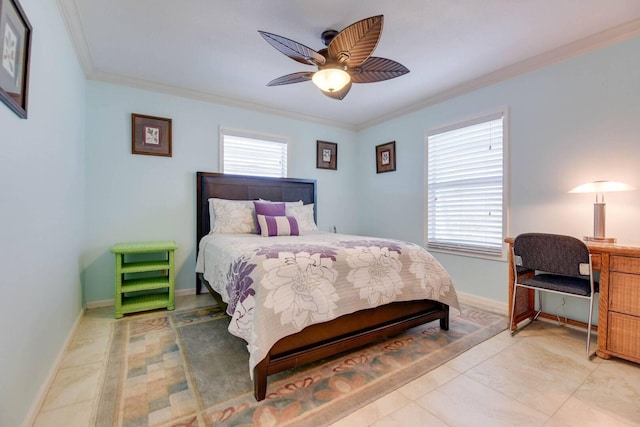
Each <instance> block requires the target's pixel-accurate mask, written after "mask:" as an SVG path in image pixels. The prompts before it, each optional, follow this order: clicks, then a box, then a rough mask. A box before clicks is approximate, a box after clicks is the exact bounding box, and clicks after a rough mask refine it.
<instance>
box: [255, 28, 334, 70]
mask: <svg viewBox="0 0 640 427" xmlns="http://www.w3.org/2000/svg"><path fill="white" fill-rule="evenodd" d="M258 32H259V33H260V35H261V36H262V38H264V39H265V40H266V41H267V43H269V44H270V45H271V46H273V47H275V48H276V49H278V50H279V51H280V52H282V53H284V54H285V55H287V56H288V57H289V58H291V59H293V60H294V61H298V62H300V63H302V64H307V65H324V63H325V62H326V59H325V57H324V56H322V55H320V54H319V53H318V52H316V51H315V50H313V49H311V48H310V47H307V46H305V45H303V44H300V43H298V42H296V41H293V40H290V39H288V38H286V37H282V36H278V35H276V34H271V33H267V32H265V31H258Z"/></svg>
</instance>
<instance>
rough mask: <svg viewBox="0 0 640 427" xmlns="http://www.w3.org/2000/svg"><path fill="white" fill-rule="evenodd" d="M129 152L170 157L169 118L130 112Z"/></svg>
mask: <svg viewBox="0 0 640 427" xmlns="http://www.w3.org/2000/svg"><path fill="white" fill-rule="evenodd" d="M131 153H132V154H147V155H149V156H166V157H171V119H165V118H164V117H154V116H144V115H142V114H131Z"/></svg>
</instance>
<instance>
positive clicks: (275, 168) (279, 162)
mask: <svg viewBox="0 0 640 427" xmlns="http://www.w3.org/2000/svg"><path fill="white" fill-rule="evenodd" d="M288 142H289V141H288V139H287V138H284V137H278V136H272V135H261V134H257V133H252V132H247V131H240V130H231V129H225V128H221V129H220V170H221V171H222V172H223V173H229V174H235V175H253V176H271V177H277V178H286V177H287V148H288V145H289V144H288Z"/></svg>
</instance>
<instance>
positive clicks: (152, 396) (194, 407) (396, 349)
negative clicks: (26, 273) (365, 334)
mask: <svg viewBox="0 0 640 427" xmlns="http://www.w3.org/2000/svg"><path fill="white" fill-rule="evenodd" d="M228 323H229V317H228V316H227V315H226V314H225V313H224V312H222V311H221V310H220V309H219V308H218V307H216V306H213V307H206V308H200V309H192V310H186V311H175V312H155V313H150V314H145V315H140V316H131V317H125V318H124V319H121V320H119V321H118V322H117V323H116V325H115V330H114V337H113V342H112V349H111V353H110V357H109V363H108V366H107V375H106V378H105V383H104V386H103V390H102V395H101V398H100V405H99V408H98V413H97V419H96V425H97V426H124V427H137V426H176V427H178V426H219V425H220V426H236V425H243V426H244V425H285V424H295V425H296V426H298V425H310V426H319V425H328V424H330V423H332V422H335V421H336V420H338V419H340V418H343V417H345V416H346V415H348V414H349V413H351V412H353V411H355V410H356V409H358V408H360V407H362V406H363V405H366V404H367V403H369V402H372V401H374V400H376V399H378V398H379V397H381V396H383V395H385V394H386V393H389V392H391V391H393V390H395V389H396V388H398V387H400V386H402V385H404V384H406V383H407V382H409V381H411V380H413V379H415V378H418V377H420V376H421V375H423V374H424V373H426V372H428V371H430V370H432V369H434V368H436V367H438V366H440V365H441V364H443V363H445V362H447V361H448V360H451V359H452V358H454V357H455V356H457V355H459V354H460V353H462V352H464V351H466V350H468V349H469V348H471V347H473V346H475V345H477V344H479V343H480V342H482V341H484V340H486V339H488V338H490V337H492V336H494V335H495V334H497V333H499V332H500V331H503V330H504V329H505V327H506V319H505V318H504V317H502V316H498V315H495V314H492V313H488V312H485V311H482V310H479V309H476V308H473V307H468V306H464V307H463V308H462V312H461V313H458V311H457V310H455V309H452V310H451V319H450V329H449V331H446V332H445V331H441V330H440V327H439V322H438V321H434V322H431V323H429V324H426V325H422V326H419V327H416V328H413V329H410V330H409V331H406V332H404V333H403V334H401V335H398V336H396V337H394V338H390V339H388V340H385V341H380V342H378V343H376V344H373V345H371V346H369V347H365V348H362V349H360V350H356V351H353V352H351V353H346V354H343V355H338V356H336V357H333V358H331V359H326V360H323V361H321V362H317V363H315V364H312V365H308V366H305V367H303V368H298V369H295V370H290V371H286V372H282V373H280V374H277V375H272V376H270V377H269V380H268V388H267V398H266V399H265V400H263V401H262V402H256V401H255V399H254V397H253V385H252V382H251V380H250V378H249V368H248V357H249V355H248V352H247V351H246V347H245V344H244V342H243V341H242V340H240V339H239V338H236V337H234V336H232V335H231V334H229V333H228V331H227V326H228Z"/></svg>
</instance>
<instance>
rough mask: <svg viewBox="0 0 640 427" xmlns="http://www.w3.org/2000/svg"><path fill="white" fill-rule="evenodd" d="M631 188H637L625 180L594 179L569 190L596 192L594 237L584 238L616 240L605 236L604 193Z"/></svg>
mask: <svg viewBox="0 0 640 427" xmlns="http://www.w3.org/2000/svg"><path fill="white" fill-rule="evenodd" d="M630 190H635V188H634V187H632V186H630V185H628V184H625V183H623V182H616V181H593V182H588V183H586V184H582V185H578V186H577V187H575V188H573V189H571V190H569V193H596V201H595V203H594V204H593V237H591V236H585V238H584V240H587V241H593V242H601V243H615V242H616V239H615V238H613V237H605V236H604V222H605V221H604V217H605V207H606V205H605V203H604V193H608V192H610V191H630ZM598 196H600V197H599V200H600V201H598Z"/></svg>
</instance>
